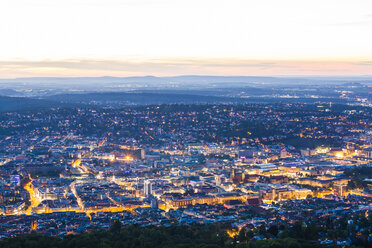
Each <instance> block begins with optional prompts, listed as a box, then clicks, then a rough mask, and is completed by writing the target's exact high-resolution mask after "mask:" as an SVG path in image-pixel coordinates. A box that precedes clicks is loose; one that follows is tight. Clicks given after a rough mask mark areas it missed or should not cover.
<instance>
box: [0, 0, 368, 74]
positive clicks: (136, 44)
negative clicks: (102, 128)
mask: <svg viewBox="0 0 372 248" xmlns="http://www.w3.org/2000/svg"><path fill="white" fill-rule="evenodd" d="M185 74H200V75H372V1H371V0H223V1H220V0H156V1H155V0H153V1H151V0H1V1H0V78H12V77H29V76H105V75H107V76H134V75H158V76H165V75H185Z"/></svg>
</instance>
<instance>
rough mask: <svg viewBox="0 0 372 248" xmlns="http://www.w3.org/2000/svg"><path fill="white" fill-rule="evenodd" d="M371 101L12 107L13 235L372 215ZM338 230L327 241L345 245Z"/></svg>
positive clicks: (7, 223) (5, 119)
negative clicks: (349, 103) (357, 103)
mask: <svg viewBox="0 0 372 248" xmlns="http://www.w3.org/2000/svg"><path fill="white" fill-rule="evenodd" d="M370 108H371V107H365V106H347V105H332V104H329V103H327V104H320V103H319V104H302V103H295V104H288V103H275V104H270V103H267V104H244V105H239V104H238V105H226V104H202V105H192V104H191V105H186V104H163V105H144V106H141V105H139V106H132V107H127V108H119V109H102V108H96V107H87V108H75V109H50V110H44V111H26V112H19V113H17V112H7V113H2V114H1V132H2V133H1V137H2V138H1V142H0V150H1V164H2V165H1V167H0V173H1V178H2V181H1V189H0V192H1V194H0V196H1V198H0V199H1V201H0V202H1V207H0V209H1V214H2V216H1V217H0V221H1V229H0V234H1V237H3V238H5V237H13V236H18V235H24V234H27V233H30V232H32V231H36V232H38V233H42V234H46V235H56V236H61V235H67V234H74V233H81V232H86V231H89V230H93V229H97V228H99V229H101V228H102V229H109V228H110V226H111V225H112V223H113V222H114V221H115V220H119V221H120V222H121V224H122V225H123V226H127V225H140V226H149V225H162V226H170V225H174V224H176V223H177V224H178V225H191V224H200V223H204V224H213V223H221V224H224V225H227V226H230V228H229V229H226V233H227V235H228V236H229V237H231V238H234V237H235V236H237V235H239V233H240V231H241V230H250V229H255V228H257V229H258V228H261V227H262V226H264V227H266V228H269V229H270V227H273V226H275V227H280V226H287V225H292V224H293V223H295V222H297V221H303V222H304V223H306V222H310V221H315V222H316V223H317V224H321V223H323V222H324V221H331V222H332V223H336V222H337V221H339V220H340V218H345V220H347V221H348V223H349V225H350V222H352V221H353V220H354V219H355V221H357V220H356V218H369V219H370V213H371V207H372V205H371V203H372V188H371V184H372V181H371V171H372V168H371V160H372V135H371V132H372V130H371V124H372V123H371V119H372V112H371V111H370ZM370 227H371V226H369V227H364V228H363V227H362V226H360V227H358V229H355V231H356V232H355V233H353V234H351V233H350V234H349V235H347V236H343V235H340V236H336V238H337V244H338V245H351V244H353V242H355V240H356V239H357V238H362V239H365V240H368V241H369V242H370V240H371V236H368V235H370V231H371V228H370ZM354 228H357V227H354ZM331 235H335V234H332V233H322V235H321V236H320V237H319V240H320V242H321V243H324V244H328V243H331V242H333V241H332V238H335V237H332V236H331ZM365 235H367V236H365ZM252 238H254V239H258V240H259V239H263V238H265V236H264V235H262V234H256V235H254V236H253V237H252Z"/></svg>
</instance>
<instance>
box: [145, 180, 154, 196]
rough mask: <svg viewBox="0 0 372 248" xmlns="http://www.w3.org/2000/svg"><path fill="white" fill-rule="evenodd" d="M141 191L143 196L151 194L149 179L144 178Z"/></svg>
mask: <svg viewBox="0 0 372 248" xmlns="http://www.w3.org/2000/svg"><path fill="white" fill-rule="evenodd" d="M143 193H144V195H145V197H149V196H150V195H152V183H151V181H150V180H146V181H145V182H144V184H143Z"/></svg>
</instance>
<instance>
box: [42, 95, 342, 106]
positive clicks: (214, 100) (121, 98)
mask: <svg viewBox="0 0 372 248" xmlns="http://www.w3.org/2000/svg"><path fill="white" fill-rule="evenodd" d="M44 99H46V100H53V101H59V102H61V103H69V104H89V105H97V106H110V107H121V106H128V105H148V104H173V103H176V104H221V103H222V104H237V103H272V102H288V103H293V102H301V103H315V102H329V101H330V100H331V99H329V98H327V99H323V98H317V99H313V98H273V97H250V98H239V97H223V96H211V95H201V94H198V92H195V94H181V93H174V92H173V93H165V92H163V93H153V92H135V93H126V92H105V93H86V94H60V95H54V96H48V97H44ZM342 101H343V102H344V100H340V99H332V102H334V103H337V102H339V103H342Z"/></svg>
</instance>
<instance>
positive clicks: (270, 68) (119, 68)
mask: <svg viewBox="0 0 372 248" xmlns="http://www.w3.org/2000/svg"><path fill="white" fill-rule="evenodd" d="M371 65H372V61H336V60H335V61H332V60H330V61H310V60H301V61H300V60H298V61H295V60H248V59H236V58H214V59H203V58H154V59H147V60H140V59H133V60H105V59H102V60H98V59H74V60H40V61H25V60H13V61H0V78H8V77H29V76H31V77H39V76H142V75H155V76H173V75H187V74H194V75H195V74H199V75H268V76H270V75H312V74H314V75H362V74H369V70H370V68H368V67H369V66H371ZM366 67H367V68H366Z"/></svg>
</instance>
